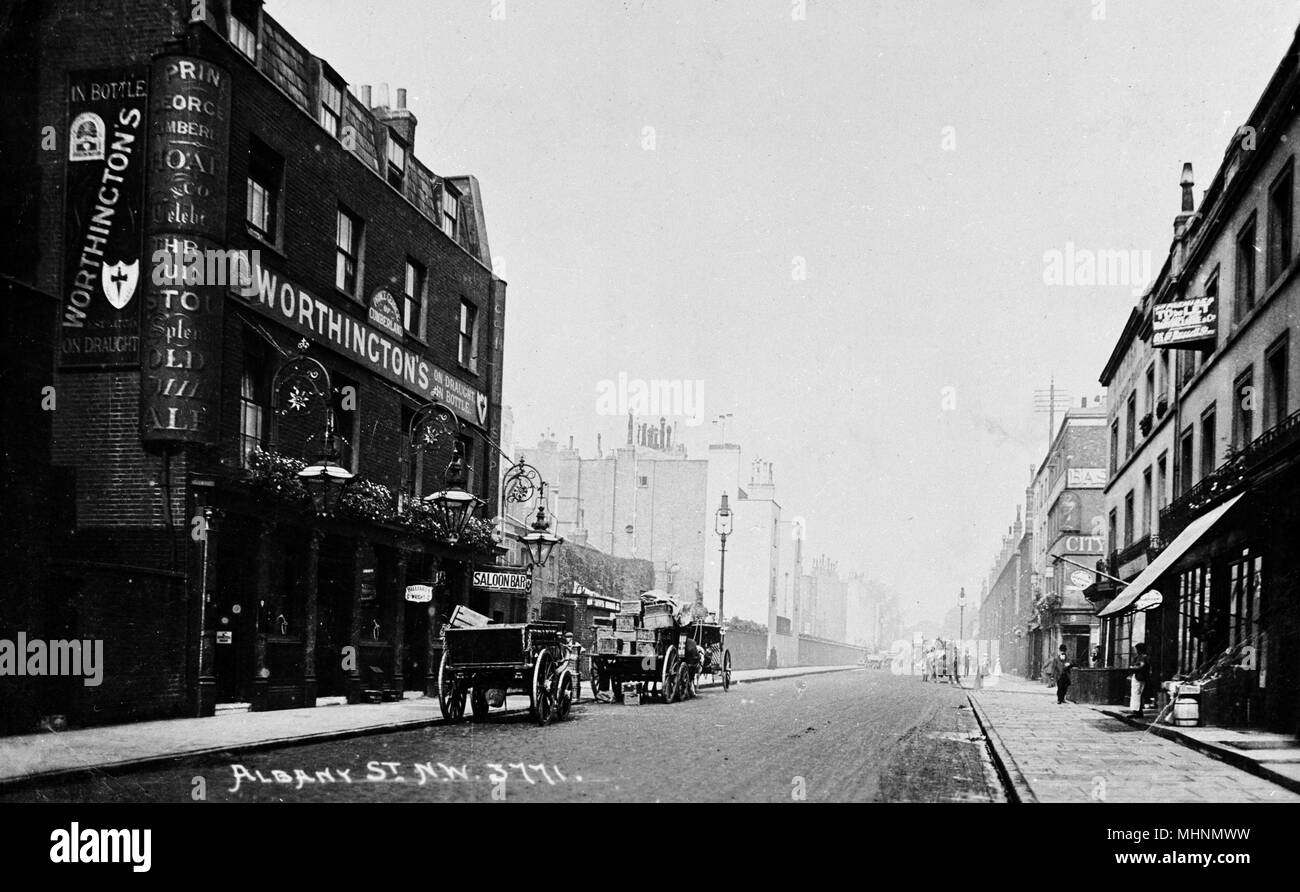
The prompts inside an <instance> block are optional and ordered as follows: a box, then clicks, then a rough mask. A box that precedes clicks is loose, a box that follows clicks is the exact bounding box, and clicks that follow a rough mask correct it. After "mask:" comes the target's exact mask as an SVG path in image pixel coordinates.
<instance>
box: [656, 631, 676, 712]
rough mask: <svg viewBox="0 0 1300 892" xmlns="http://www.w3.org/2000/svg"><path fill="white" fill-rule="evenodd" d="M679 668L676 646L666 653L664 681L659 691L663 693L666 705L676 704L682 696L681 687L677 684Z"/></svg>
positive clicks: (660, 684)
mask: <svg viewBox="0 0 1300 892" xmlns="http://www.w3.org/2000/svg"><path fill="white" fill-rule="evenodd" d="M679 666H680V661H679V660H678V659H677V645H675V644H674V645H672V646H670V647H669V648H668V650H666V651H664V670H663V680H662V681H661V682H660V683H659V690H660V691H662V692H663V695H664V702H665V703H676V702H677V699H678V697H679V696H680V695H681V691H680V686H679V685H678V683H677V681H678V671H677V670H678V668H679Z"/></svg>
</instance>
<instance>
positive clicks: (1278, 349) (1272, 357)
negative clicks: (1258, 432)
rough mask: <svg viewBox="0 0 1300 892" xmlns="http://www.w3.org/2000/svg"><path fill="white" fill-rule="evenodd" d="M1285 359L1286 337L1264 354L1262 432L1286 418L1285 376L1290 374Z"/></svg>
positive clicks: (1276, 342)
mask: <svg viewBox="0 0 1300 892" xmlns="http://www.w3.org/2000/svg"><path fill="white" fill-rule="evenodd" d="M1288 365H1289V360H1288V357H1287V336H1286V335H1285V334H1283V335H1282V337H1280V338H1278V339H1277V340H1276V341H1274V342H1273V346H1271V347H1269V348H1268V352H1267V353H1265V354H1264V430H1266V431H1267V430H1272V429H1273V428H1275V427H1277V426H1278V425H1279V424H1281V423H1282V422H1283V421H1284V420H1285V419H1286V416H1287V411H1288V405H1287V403H1288V396H1289V394H1288V393H1287V375H1288V374H1290V370H1289V368H1288Z"/></svg>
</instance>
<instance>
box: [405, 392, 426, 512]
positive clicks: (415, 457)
mask: <svg viewBox="0 0 1300 892" xmlns="http://www.w3.org/2000/svg"><path fill="white" fill-rule="evenodd" d="M414 417H415V410H414V409H412V408H411V407H410V406H406V405H403V406H402V449H403V450H409V454H407V455H405V456H404V457H403V461H409V462H410V465H409V468H408V470H407V475H406V494H407V495H408V496H411V497H412V498H416V499H418V498H419V497H420V496H421V494H423V492H424V453H425V450H424V449H422V448H420V439H419V436H418V435H417V437H416V442H415V445H414V446H411V443H410V439H409V438H410V433H411V420H412V419H413V418H414Z"/></svg>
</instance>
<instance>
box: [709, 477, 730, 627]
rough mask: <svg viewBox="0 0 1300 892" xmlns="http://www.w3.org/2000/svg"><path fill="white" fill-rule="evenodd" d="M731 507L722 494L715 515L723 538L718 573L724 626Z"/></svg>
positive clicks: (715, 527)
mask: <svg viewBox="0 0 1300 892" xmlns="http://www.w3.org/2000/svg"><path fill="white" fill-rule="evenodd" d="M731 522H732V514H731V506H730V505H728V504H727V494H726V493H725V492H724V493H723V494H722V504H721V505H719V506H718V510H717V512H716V513H715V514H714V527H713V528H714V529H715V530H716V531H717V533H718V535H719V536H720V537H722V557H721V569H720V571H719V573H718V624H719V625H721V624H722V618H723V615H724V614H723V612H722V611H723V596H724V594H725V592H726V585H727V537H728V536H730V535H731Z"/></svg>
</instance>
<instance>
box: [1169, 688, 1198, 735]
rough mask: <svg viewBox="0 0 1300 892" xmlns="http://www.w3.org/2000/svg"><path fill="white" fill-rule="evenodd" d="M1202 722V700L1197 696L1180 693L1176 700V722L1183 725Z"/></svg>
mask: <svg viewBox="0 0 1300 892" xmlns="http://www.w3.org/2000/svg"><path fill="white" fill-rule="evenodd" d="M1200 723H1201V702H1200V701H1199V700H1197V699H1196V698H1195V697H1189V696H1187V695H1185V694H1184V695H1180V696H1179V697H1178V699H1177V700H1175V701H1174V724H1175V725H1180V726H1183V727H1188V726H1193V725H1199V724H1200Z"/></svg>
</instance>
